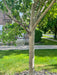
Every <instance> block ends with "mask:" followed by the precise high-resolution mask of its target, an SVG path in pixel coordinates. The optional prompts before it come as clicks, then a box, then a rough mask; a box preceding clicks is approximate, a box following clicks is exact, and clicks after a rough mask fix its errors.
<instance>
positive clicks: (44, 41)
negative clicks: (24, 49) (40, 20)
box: [35, 38, 57, 45]
mask: <svg viewBox="0 0 57 75" xmlns="http://www.w3.org/2000/svg"><path fill="white" fill-rule="evenodd" d="M35 45H57V42H54V41H51V40H47V39H44V38H42V40H41V42H39V43H36V44H35Z"/></svg>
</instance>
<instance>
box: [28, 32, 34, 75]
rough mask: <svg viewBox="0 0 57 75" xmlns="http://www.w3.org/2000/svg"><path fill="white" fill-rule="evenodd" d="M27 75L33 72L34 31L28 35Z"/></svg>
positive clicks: (32, 74) (31, 74)
mask: <svg viewBox="0 0 57 75" xmlns="http://www.w3.org/2000/svg"><path fill="white" fill-rule="evenodd" d="M29 75H35V74H34V31H33V32H31V35H30V36H29Z"/></svg>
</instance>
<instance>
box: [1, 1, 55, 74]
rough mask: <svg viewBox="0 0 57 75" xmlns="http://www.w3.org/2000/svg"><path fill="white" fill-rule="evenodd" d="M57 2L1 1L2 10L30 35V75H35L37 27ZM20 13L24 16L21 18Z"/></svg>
mask: <svg viewBox="0 0 57 75" xmlns="http://www.w3.org/2000/svg"><path fill="white" fill-rule="evenodd" d="M55 1H56V0H16V1H15V0H0V8H1V9H2V10H3V11H4V12H5V14H6V15H7V16H9V17H10V18H11V19H12V20H14V22H16V23H17V24H18V25H20V26H21V27H23V29H24V30H25V31H26V32H27V33H28V35H29V75H34V31H35V27H36V25H37V24H39V22H40V21H41V19H42V18H43V17H44V15H45V14H46V13H47V12H48V10H49V9H50V8H51V6H52V5H53V4H54V2H55ZM46 5H48V6H46ZM20 12H21V13H22V14H23V15H22V16H20ZM15 13H16V14H15ZM28 18H29V19H28ZM26 21H27V22H28V24H27V23H26ZM28 26H29V28H28Z"/></svg>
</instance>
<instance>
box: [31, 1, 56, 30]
mask: <svg viewBox="0 0 57 75" xmlns="http://www.w3.org/2000/svg"><path fill="white" fill-rule="evenodd" d="M55 1H56V0H53V1H52V2H51V3H50V5H49V6H48V8H47V9H46V10H45V11H44V12H43V13H42V15H41V16H40V17H39V18H38V20H37V21H36V23H35V24H34V25H33V28H32V31H33V30H34V29H35V27H36V26H37V24H39V22H40V21H41V19H42V18H43V17H44V15H45V14H46V13H47V12H48V10H49V9H50V8H51V7H52V5H53V4H54V3H55Z"/></svg>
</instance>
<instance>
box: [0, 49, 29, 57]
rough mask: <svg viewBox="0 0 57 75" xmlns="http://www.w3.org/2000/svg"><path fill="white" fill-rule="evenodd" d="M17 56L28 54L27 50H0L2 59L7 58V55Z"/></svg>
mask: <svg viewBox="0 0 57 75" xmlns="http://www.w3.org/2000/svg"><path fill="white" fill-rule="evenodd" d="M12 54H15V55H19V54H28V55H29V51H28V50H0V58H3V57H4V56H9V55H12Z"/></svg>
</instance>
